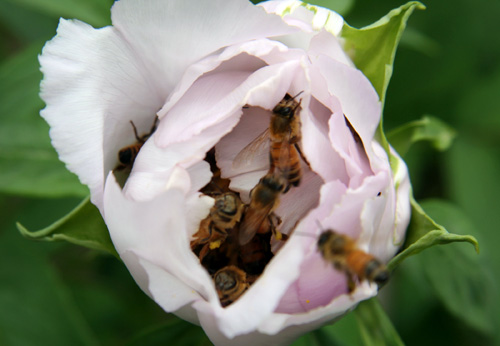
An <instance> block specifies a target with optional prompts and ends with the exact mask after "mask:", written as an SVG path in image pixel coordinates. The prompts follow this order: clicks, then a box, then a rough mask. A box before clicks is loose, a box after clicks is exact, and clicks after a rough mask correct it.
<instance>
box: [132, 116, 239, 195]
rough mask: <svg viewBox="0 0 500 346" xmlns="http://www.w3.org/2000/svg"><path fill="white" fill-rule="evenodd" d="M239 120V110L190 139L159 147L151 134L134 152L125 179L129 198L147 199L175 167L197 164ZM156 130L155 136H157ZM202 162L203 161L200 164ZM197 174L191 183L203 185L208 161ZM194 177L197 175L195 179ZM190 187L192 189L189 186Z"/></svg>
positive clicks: (161, 188)
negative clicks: (134, 157) (137, 151)
mask: <svg viewBox="0 0 500 346" xmlns="http://www.w3.org/2000/svg"><path fill="white" fill-rule="evenodd" d="M237 122H238V114H233V115H232V116H230V117H228V118H226V119H225V120H224V121H222V122H220V123H217V124H215V125H214V126H211V127H208V128H206V129H205V130H204V131H202V132H201V133H200V134H198V135H196V136H195V137H193V138H191V139H190V140H189V141H185V142H178V143H173V144H171V145H168V146H167V147H165V148H160V147H158V146H157V145H156V143H155V139H154V138H150V140H148V141H147V142H146V144H144V146H143V147H142V149H141V151H140V152H139V155H138V156H137V158H136V160H135V163H134V168H133V170H132V172H131V174H130V176H129V178H128V180H127V184H126V185H125V188H124V193H125V194H126V195H127V196H128V197H129V198H132V199H135V200H138V201H146V200H150V199H152V198H154V197H155V196H157V195H158V194H159V193H161V192H162V191H163V190H164V189H165V187H166V185H167V184H168V182H169V181H170V180H171V179H172V177H171V175H172V173H173V172H174V169H175V167H178V168H183V169H187V170H190V169H191V167H192V166H193V165H198V164H199V162H200V161H202V160H203V158H204V157H205V154H206V152H208V151H209V150H210V149H211V148H212V147H213V146H214V145H215V144H216V143H217V142H218V141H219V139H220V137H221V136H223V135H224V134H225V133H227V132H229V131H230V130H231V129H232V128H233V127H234V126H235V125H236V123H237ZM156 135H157V133H155V135H154V137H156ZM202 165H203V164H202ZM198 169H201V170H203V172H201V173H200V172H198V173H199V174H197V175H196V176H197V177H198V178H201V179H202V180H200V181H198V180H196V181H194V180H193V182H192V183H191V185H190V186H200V185H201V186H204V185H205V184H206V183H208V182H209V180H210V177H211V173H210V170H209V168H208V166H207V165H204V166H201V167H199V168H198ZM198 178H196V179H198ZM191 190H193V189H192V188H191Z"/></svg>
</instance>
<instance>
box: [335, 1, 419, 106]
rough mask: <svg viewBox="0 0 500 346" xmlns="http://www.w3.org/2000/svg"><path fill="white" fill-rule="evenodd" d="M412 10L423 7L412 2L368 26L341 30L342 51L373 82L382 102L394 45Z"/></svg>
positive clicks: (390, 69) (391, 64) (387, 82)
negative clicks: (343, 45) (342, 39)
mask: <svg viewBox="0 0 500 346" xmlns="http://www.w3.org/2000/svg"><path fill="white" fill-rule="evenodd" d="M415 9H420V10H423V9H425V6H424V5H423V4H421V3H420V2H417V1H412V2H409V3H407V4H405V5H403V6H401V7H399V8H397V9H394V10H392V11H390V12H389V13H388V14H387V15H386V16H384V17H383V18H381V19H379V20H378V21H377V22H375V23H373V24H371V25H369V26H367V27H364V28H361V29H356V28H353V27H351V26H349V25H348V24H344V27H343V29H342V33H341V36H342V37H343V38H344V39H345V50H346V51H347V52H348V53H349V54H350V56H351V58H352V60H353V61H354V64H355V65H356V67H357V68H359V69H360V70H361V71H362V72H363V73H364V74H365V76H366V77H367V78H368V79H369V80H370V82H371V83H372V84H373V87H374V88H375V90H376V91H377V93H378V95H379V97H380V100H381V101H382V102H383V101H384V99H385V92H386V90H387V86H388V85H389V80H390V78H391V76H392V66H393V63H394V57H395V55H396V48H397V46H398V44H399V41H400V39H401V35H402V34H403V31H404V29H405V27H406V22H407V20H408V18H409V16H410V15H411V14H412V12H413V10H415Z"/></svg>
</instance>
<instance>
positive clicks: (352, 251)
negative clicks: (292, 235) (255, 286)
mask: <svg viewBox="0 0 500 346" xmlns="http://www.w3.org/2000/svg"><path fill="white" fill-rule="evenodd" d="M317 245H318V249H319V251H320V253H321V255H322V256H323V258H324V259H325V261H327V262H330V263H332V264H333V266H334V267H335V269H337V270H339V271H342V272H344V273H345V275H346V277H347V289H348V291H349V293H352V292H353V291H354V289H355V288H356V284H355V279H356V278H357V279H358V280H359V281H363V280H368V281H369V282H375V283H376V284H378V285H379V286H380V285H383V284H385V283H386V282H387V280H389V271H388V270H387V268H386V267H385V265H384V264H383V263H382V262H381V261H379V260H378V259H377V258H375V257H374V256H372V255H370V254H368V253H366V252H364V251H362V250H360V249H358V248H357V247H356V243H355V241H354V240H353V239H352V238H350V237H349V236H347V235H344V234H339V233H337V232H335V231H333V230H326V231H324V232H323V233H321V235H320V237H319V239H318V243H317Z"/></svg>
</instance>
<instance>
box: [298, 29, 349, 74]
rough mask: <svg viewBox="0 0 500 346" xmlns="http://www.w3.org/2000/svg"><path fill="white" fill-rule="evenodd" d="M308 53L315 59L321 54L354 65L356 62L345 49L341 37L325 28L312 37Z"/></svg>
mask: <svg viewBox="0 0 500 346" xmlns="http://www.w3.org/2000/svg"><path fill="white" fill-rule="evenodd" d="M307 53H308V55H309V56H310V57H312V58H313V59H314V58H317V57H319V56H320V55H326V56H328V57H330V58H331V59H333V60H336V61H338V62H341V63H343V64H346V65H347V66H350V67H354V63H353V62H352V60H351V58H349V56H348V55H347V53H346V52H345V51H344V49H343V47H342V44H341V41H340V39H339V38H338V37H337V36H335V35H333V34H332V33H330V32H328V31H326V30H324V29H323V30H321V31H320V32H319V33H317V34H316V35H315V36H313V37H312V38H311V42H310V45H309V49H308V50H307Z"/></svg>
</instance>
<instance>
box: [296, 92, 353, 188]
mask: <svg viewBox="0 0 500 346" xmlns="http://www.w3.org/2000/svg"><path fill="white" fill-rule="evenodd" d="M311 108H312V110H308V109H303V110H302V111H301V113H300V118H301V121H302V129H301V130H302V149H303V151H304V154H305V156H306V157H307V160H308V161H309V163H310V165H311V168H312V169H313V170H314V171H315V172H316V173H317V174H318V175H319V176H321V177H322V178H323V180H325V181H332V180H340V181H342V182H344V183H345V184H348V182H349V176H348V174H347V171H346V169H345V162H344V160H343V159H342V158H341V157H340V156H339V155H338V153H337V152H336V151H335V150H334V149H333V148H332V145H331V143H330V140H329V138H328V133H327V132H326V131H327V129H328V125H327V123H325V121H326V119H327V118H328V117H329V114H328V110H327V109H325V107H324V106H322V105H320V104H319V103H318V102H317V101H314V99H313V101H312V102H311Z"/></svg>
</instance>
